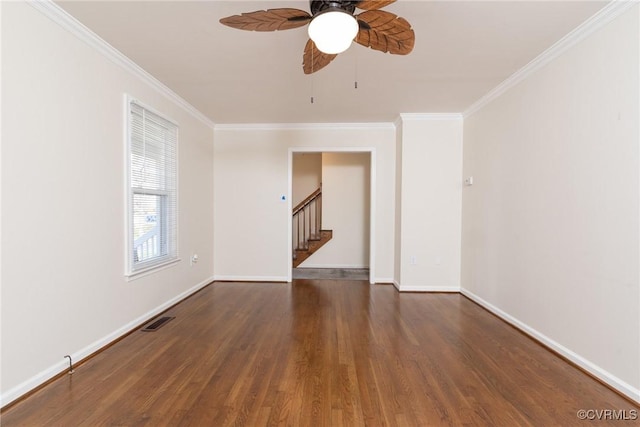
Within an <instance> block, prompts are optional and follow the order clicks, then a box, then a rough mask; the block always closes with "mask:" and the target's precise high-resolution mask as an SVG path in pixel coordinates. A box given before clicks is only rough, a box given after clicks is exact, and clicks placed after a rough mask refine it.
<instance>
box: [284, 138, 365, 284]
mask: <svg viewBox="0 0 640 427" xmlns="http://www.w3.org/2000/svg"><path fill="white" fill-rule="evenodd" d="M318 156H322V165H321V166H317V165H318ZM298 161H302V162H303V163H304V164H305V165H304V167H302V168H301V167H300V164H297V165H294V162H298ZM288 165H289V166H288V169H289V171H288V172H289V190H288V192H289V207H290V209H289V215H288V234H289V242H291V241H292V226H293V224H292V218H291V215H290V213H291V209H292V207H293V206H295V204H296V203H297V199H300V198H302V199H303V198H304V197H305V194H306V193H305V190H310V191H313V189H311V187H313V186H314V185H316V184H317V183H318V181H320V182H322V184H323V199H324V201H323V208H322V211H323V224H322V228H324V229H334V239H335V240H332V241H330V242H329V243H328V244H327V246H326V248H322V249H320V251H319V252H318V253H316V254H314V255H313V257H315V259H313V257H312V258H310V259H309V260H307V261H305V262H304V263H303V264H302V265H301V266H304V267H308V268H323V267H325V268H330V269H343V270H345V272H344V273H342V274H346V273H349V274H352V273H356V272H354V271H353V270H357V269H359V268H360V269H362V268H367V267H368V269H369V272H368V279H369V282H370V283H372V284H373V283H375V279H374V278H375V209H374V207H375V149H374V148H373V147H356V148H342V147H341V148H316V147H299V148H290V149H289V163H288ZM295 166H298V167H295ZM294 170H295V173H294ZM301 170H302V172H301ZM313 170H316V171H317V170H321V172H320V174H321V176H320V177H317V176H316V178H314V177H313V174H314V172H313ZM315 173H316V174H317V173H318V172H315ZM301 176H302V179H301V181H303V182H299V183H298V184H299V185H295V186H294V179H298V178H300V177H301ZM306 187H308V188H306ZM301 188H302V190H301ZM289 246H290V249H289V257H288V260H289V261H288V262H289V268H288V272H289V273H288V280H289V281H291V280H292V279H293V267H292V258H293V245H289ZM349 270H351V271H349ZM356 274H357V273H356ZM360 274H361V273H360Z"/></svg>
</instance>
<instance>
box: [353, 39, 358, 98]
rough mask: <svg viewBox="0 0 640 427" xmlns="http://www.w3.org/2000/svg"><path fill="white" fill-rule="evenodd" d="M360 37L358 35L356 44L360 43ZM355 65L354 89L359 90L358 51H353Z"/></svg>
mask: <svg viewBox="0 0 640 427" xmlns="http://www.w3.org/2000/svg"><path fill="white" fill-rule="evenodd" d="M358 35H359V34H356V40H355V42H356V43H358ZM353 58H354V60H353V63H354V66H353V67H354V68H355V76H354V78H353V79H354V82H353V88H354V89H358V49H353Z"/></svg>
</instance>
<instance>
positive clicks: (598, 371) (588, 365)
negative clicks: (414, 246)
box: [460, 288, 640, 403]
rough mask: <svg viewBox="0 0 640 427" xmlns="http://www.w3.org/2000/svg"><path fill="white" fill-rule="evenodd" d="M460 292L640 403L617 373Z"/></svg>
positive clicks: (637, 391) (638, 392)
mask: <svg viewBox="0 0 640 427" xmlns="http://www.w3.org/2000/svg"><path fill="white" fill-rule="evenodd" d="M460 293H461V294H462V295H464V296H465V297H467V298H469V299H470V300H472V301H474V302H476V303H478V304H479V305H481V306H482V307H484V308H485V309H487V310H489V311H490V312H491V313H493V314H495V315H496V316H498V317H500V318H501V319H502V320H504V321H506V322H507V323H509V324H511V325H513V326H515V327H516V328H518V329H520V330H521V331H522V332H524V333H525V334H527V335H529V336H530V337H532V338H533V339H535V340H537V341H539V342H541V343H542V344H544V345H545V346H547V347H549V348H550V349H552V350H553V351H555V352H556V353H558V354H560V355H561V356H563V357H565V358H566V359H567V360H570V361H571V362H573V363H575V364H576V365H577V366H579V367H580V368H582V369H584V370H585V371H587V372H589V373H590V374H591V375H593V376H594V377H596V378H598V379H600V380H601V381H603V382H604V383H606V384H608V385H610V386H611V387H613V388H614V389H616V390H618V391H619V392H620V393H622V394H624V395H625V396H627V397H629V398H630V399H631V400H633V401H635V402H638V403H640V389H637V388H635V387H633V386H632V385H631V384H628V383H626V382H625V381H623V380H621V379H620V378H618V377H616V376H615V375H613V374H611V373H610V372H608V371H606V370H604V369H602V368H601V367H599V366H598V365H596V364H594V363H592V362H590V361H589V360H587V359H585V358H584V357H582V356H580V355H579V354H576V353H575V352H573V351H571V350H570V349H568V348H566V347H565V346H563V345H562V344H560V343H557V342H556V341H554V340H552V339H551V338H549V337H547V336H546V335H544V334H542V333H540V332H538V331H537V330H535V329H533V328H532V327H530V326H529V325H527V324H525V323H523V322H521V321H520V320H518V319H516V318H515V317H513V316H511V315H510V314H508V313H506V312H504V311H502V310H501V309H499V308H498V307H496V306H495V305H493V304H491V303H489V302H487V301H485V300H484V299H482V298H480V297H479V296H478V295H476V294H474V293H473V292H471V291H469V290H467V289H464V288H462V289H460Z"/></svg>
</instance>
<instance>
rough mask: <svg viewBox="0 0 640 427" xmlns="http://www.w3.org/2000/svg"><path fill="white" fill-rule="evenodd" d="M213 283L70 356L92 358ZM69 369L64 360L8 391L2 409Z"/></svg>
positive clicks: (0, 402)
mask: <svg viewBox="0 0 640 427" xmlns="http://www.w3.org/2000/svg"><path fill="white" fill-rule="evenodd" d="M211 282H213V277H210V278H208V279H206V280H204V281H202V282H200V283H198V284H197V285H195V286H193V287H192V288H190V289H187V290H186V291H184V292H182V293H181V294H179V295H177V296H176V297H174V298H171V299H170V300H169V301H167V302H165V303H164V304H162V305H159V306H158V307H156V308H154V309H153V310H150V311H148V312H147V313H145V314H143V315H142V316H139V317H137V318H136V319H134V320H132V321H131V322H129V323H127V324H126V325H124V326H122V327H120V328H119V329H117V330H115V331H113V332H112V333H110V334H109V335H107V336H105V337H103V338H100V339H99V340H97V341H95V342H93V343H91V344H89V345H88V346H86V347H85V348H83V349H80V350H78V351H76V352H74V353H72V354H70V356H71V358H72V359H73V360H74V363H78V362H80V361H82V360H83V359H85V358H86V357H88V356H90V355H91V354H93V353H95V352H96V351H98V350H100V349H101V348H103V347H105V346H106V345H108V344H110V343H112V342H113V341H115V340H117V339H118V338H120V337H121V336H123V335H125V334H127V333H128V332H130V331H131V330H133V329H135V328H137V327H138V326H140V325H142V324H143V323H145V322H146V321H148V320H150V319H152V318H154V317H155V316H157V315H158V314H160V313H162V312H163V311H165V310H166V309H168V308H169V307H171V306H172V305H174V304H176V303H178V302H180V301H182V300H183V299H185V298H187V297H188V296H190V295H192V294H194V293H196V292H197V291H199V290H200V289H202V288H204V287H205V286H207V285H208V284H209V283H211ZM68 368H69V361H68V360H67V359H65V358H63V359H62V360H61V361H60V362H58V363H56V364H55V365H53V366H50V367H48V368H47V369H45V370H44V371H42V372H40V373H38V374H37V375H34V376H33V377H31V378H29V379H28V380H26V381H24V382H22V383H21V384H18V385H17V386H15V387H13V388H12V389H10V390H8V391H7V392H5V393H3V394H2V395H1V396H0V407H4V406H6V405H8V404H10V403H11V402H13V401H14V400H16V399H18V398H19V397H20V396H24V395H25V394H27V393H28V392H30V391H31V390H33V389H35V388H36V387H38V386H40V385H42V384H44V383H45V382H47V381H49V380H50V379H51V378H53V377H55V376H56V375H58V374H60V373H61V372H64V371H66V370H67V369H68Z"/></svg>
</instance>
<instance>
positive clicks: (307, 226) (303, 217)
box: [292, 187, 333, 268]
mask: <svg viewBox="0 0 640 427" xmlns="http://www.w3.org/2000/svg"><path fill="white" fill-rule="evenodd" d="M292 215H293V222H292V224H293V267H294V268H295V267H297V266H299V265H300V264H301V263H302V262H303V261H305V260H306V259H307V258H309V257H310V256H311V255H313V254H314V253H315V252H316V251H317V250H318V249H320V248H321V247H322V246H324V245H325V244H326V243H327V242H328V241H329V240H331V238H332V237H333V230H323V229H322V187H321V188H318V189H317V190H316V191H314V192H313V193H311V194H310V195H309V197H307V198H306V199H304V200H303V201H302V202H300V203H299V204H298V205H297V206H296V207H295V208H293V213H292Z"/></svg>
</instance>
